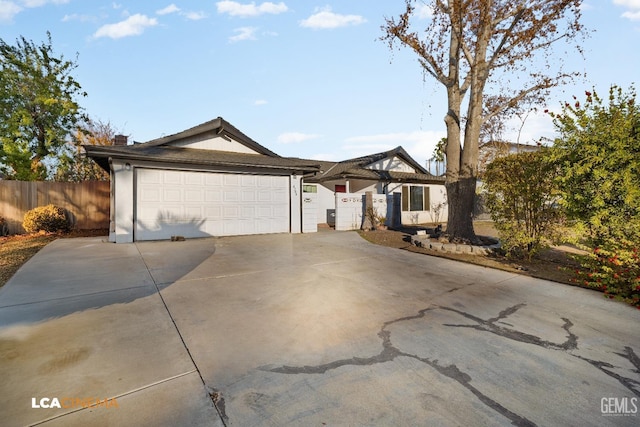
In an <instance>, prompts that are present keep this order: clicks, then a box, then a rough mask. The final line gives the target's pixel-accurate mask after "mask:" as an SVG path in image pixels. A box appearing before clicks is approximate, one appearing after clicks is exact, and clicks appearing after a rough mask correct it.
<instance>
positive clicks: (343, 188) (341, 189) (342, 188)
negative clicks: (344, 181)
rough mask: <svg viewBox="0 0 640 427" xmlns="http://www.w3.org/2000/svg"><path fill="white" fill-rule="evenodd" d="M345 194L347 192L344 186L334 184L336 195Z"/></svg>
mask: <svg viewBox="0 0 640 427" xmlns="http://www.w3.org/2000/svg"><path fill="white" fill-rule="evenodd" d="M346 192H347V186H346V185H340V184H336V193H346Z"/></svg>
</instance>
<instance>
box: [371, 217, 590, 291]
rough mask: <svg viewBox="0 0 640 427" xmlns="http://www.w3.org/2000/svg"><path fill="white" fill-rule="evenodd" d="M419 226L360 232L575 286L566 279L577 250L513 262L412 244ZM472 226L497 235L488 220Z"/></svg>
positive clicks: (387, 241) (391, 242) (407, 246)
mask: <svg viewBox="0 0 640 427" xmlns="http://www.w3.org/2000/svg"><path fill="white" fill-rule="evenodd" d="M427 227H428V226H427ZM420 228H425V227H419V226H416V227H408V228H406V229H403V230H376V231H359V234H360V236H362V238H364V239H365V240H367V241H369V242H371V243H375V244H377V245H382V246H388V247H391V248H396V249H404V250H407V251H410V252H414V253H421V254H425V255H430V256H437V257H441V258H448V259H453V260H456V261H463V262H467V263H470V264H476V265H481V266H484V267H490V268H496V269H500V270H504V271H509V272H513V273H518V274H523V275H526V276H531V277H537V278H540V279H546V280H552V281H554V282H560V283H566V284H568V285H572V286H575V285H574V284H573V283H571V282H570V281H569V280H570V279H571V278H572V277H573V275H574V274H573V271H574V270H575V269H576V268H578V264H577V263H576V261H575V260H574V259H573V258H572V257H571V254H572V253H575V252H576V250H575V248H572V247H569V246H558V247H553V248H549V249H547V250H545V251H543V252H542V253H541V254H540V255H538V256H537V257H536V258H534V259H533V260H531V261H527V260H518V261H514V260H511V259H508V258H505V257H501V256H498V255H487V256H482V255H467V254H458V253H445V252H433V251H430V250H428V249H423V248H419V247H417V246H414V245H413V244H412V243H411V234H415V230H416V229H420ZM474 229H475V231H476V233H477V234H478V235H482V236H488V237H497V232H496V230H495V228H494V227H493V224H492V223H491V222H489V221H479V222H478V223H474Z"/></svg>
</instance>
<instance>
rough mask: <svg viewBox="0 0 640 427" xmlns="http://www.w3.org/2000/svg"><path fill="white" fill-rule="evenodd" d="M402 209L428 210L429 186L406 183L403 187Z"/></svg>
mask: <svg viewBox="0 0 640 427" xmlns="http://www.w3.org/2000/svg"><path fill="white" fill-rule="evenodd" d="M402 210H403V211H405V212H407V211H428V210H429V187H425V186H422V185H405V186H403V187H402Z"/></svg>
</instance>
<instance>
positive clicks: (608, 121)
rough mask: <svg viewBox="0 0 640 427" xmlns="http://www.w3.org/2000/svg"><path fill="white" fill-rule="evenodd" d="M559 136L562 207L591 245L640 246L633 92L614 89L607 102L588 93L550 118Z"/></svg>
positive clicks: (638, 116)
mask: <svg viewBox="0 0 640 427" xmlns="http://www.w3.org/2000/svg"><path fill="white" fill-rule="evenodd" d="M552 116H553V118H554V125H555V126H556V129H557V131H558V132H559V134H560V136H559V137H558V138H557V139H556V140H555V141H554V151H553V153H554V158H555V160H556V161H557V162H558V164H559V166H560V167H561V168H562V174H561V176H560V180H559V183H560V189H561V190H562V204H563V206H564V207H565V208H566V210H567V214H568V215H569V217H570V218H571V219H574V220H576V221H578V224H579V225H581V226H582V228H583V229H584V231H585V233H586V234H587V237H589V240H590V242H591V243H592V244H594V245H599V244H602V242H603V241H605V240H607V239H609V238H614V239H621V238H624V239H632V240H636V241H640V105H639V104H638V103H637V100H636V93H635V90H634V89H633V88H631V89H630V90H629V92H627V93H625V92H624V91H623V90H622V89H621V88H620V87H617V86H612V87H611V88H610V90H609V96H608V99H602V98H601V97H600V96H599V95H598V94H597V93H596V92H595V91H594V92H586V99H585V101H584V103H580V101H579V100H578V99H577V98H575V99H574V103H573V104H569V103H566V104H565V105H564V107H563V110H562V112H561V113H560V114H552Z"/></svg>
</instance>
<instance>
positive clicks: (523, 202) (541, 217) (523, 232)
mask: <svg viewBox="0 0 640 427" xmlns="http://www.w3.org/2000/svg"><path fill="white" fill-rule="evenodd" d="M557 172H558V169H557V167H556V166H555V165H554V164H553V163H552V162H551V161H550V159H549V158H548V156H547V155H546V153H545V152H544V151H536V152H523V153H518V154H511V155H508V156H505V157H500V158H497V159H495V160H494V161H493V162H491V163H490V164H489V165H488V166H487V170H486V172H485V174H484V177H483V189H484V192H485V195H486V203H487V207H488V208H489V210H490V211H491V217H492V219H493V221H494V224H495V227H496V229H497V230H498V233H499V235H500V240H501V242H502V246H503V248H504V249H505V251H506V252H507V254H508V255H510V256H514V257H525V256H526V257H527V258H529V259H531V258H532V257H533V256H534V255H535V254H536V253H538V252H539V251H540V250H541V249H543V248H545V247H548V246H549V245H550V244H551V243H553V242H555V241H556V240H557V239H558V237H559V234H558V232H557V229H558V225H560V219H561V215H560V212H559V209H558V207H557V203H556V202H557V190H556V182H555V178H556V176H557Z"/></svg>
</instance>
